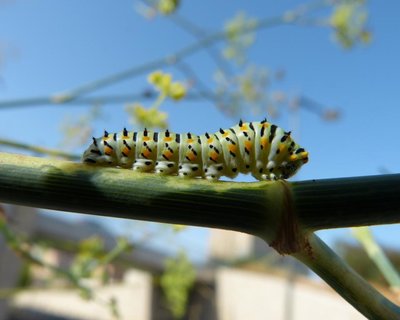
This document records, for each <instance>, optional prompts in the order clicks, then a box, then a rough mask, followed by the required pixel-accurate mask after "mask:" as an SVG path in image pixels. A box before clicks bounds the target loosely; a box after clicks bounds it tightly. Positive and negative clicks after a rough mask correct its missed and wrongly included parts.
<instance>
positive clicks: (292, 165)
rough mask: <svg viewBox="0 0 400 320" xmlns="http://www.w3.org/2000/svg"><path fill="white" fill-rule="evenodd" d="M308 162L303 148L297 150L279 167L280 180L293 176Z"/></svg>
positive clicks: (306, 153)
mask: <svg viewBox="0 0 400 320" xmlns="http://www.w3.org/2000/svg"><path fill="white" fill-rule="evenodd" d="M307 162H308V152H307V151H304V149H303V148H299V149H297V151H296V152H295V153H294V154H292V155H291V156H290V157H289V161H287V162H286V163H285V164H282V166H281V167H280V170H281V178H283V179H288V178H290V177H291V176H293V175H294V174H295V173H296V172H297V171H298V170H299V169H300V168H301V166H302V165H303V164H305V163H307Z"/></svg>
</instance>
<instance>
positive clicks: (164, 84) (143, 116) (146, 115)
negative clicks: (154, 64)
mask: <svg viewBox="0 0 400 320" xmlns="http://www.w3.org/2000/svg"><path fill="white" fill-rule="evenodd" d="M147 80H148V82H149V83H150V84H152V85H153V86H154V88H155V89H156V90H157V91H158V92H159V95H158V98H157V99H156V101H155V102H154V103H153V104H152V105H151V106H150V107H149V108H145V107H144V106H142V105H141V104H140V103H133V104H129V105H127V106H126V107H125V111H126V112H127V113H128V114H129V115H130V122H132V123H135V124H138V125H141V126H143V127H145V128H160V129H166V128H167V126H168V123H167V119H168V114H167V113H166V112H162V111H160V110H159V108H160V106H161V104H162V103H163V102H164V101H165V99H167V98H170V99H172V100H174V101H179V100H181V99H183V98H184V97H185V95H186V87H185V85H184V84H183V83H181V82H178V81H175V82H173V81H172V76H171V75H170V74H169V73H164V72H162V71H155V72H152V73H151V74H150V75H149V76H148V78H147Z"/></svg>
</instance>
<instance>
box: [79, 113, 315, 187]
mask: <svg viewBox="0 0 400 320" xmlns="http://www.w3.org/2000/svg"><path fill="white" fill-rule="evenodd" d="M82 159H83V161H84V162H85V163H89V164H93V165H103V166H118V167H121V168H132V169H133V170H136V171H140V172H155V173H157V174H161V175H179V176H181V177H183V178H196V177H202V178H206V179H208V180H218V179H219V178H220V177H221V176H226V177H229V178H234V177H236V176H237V175H238V174H239V173H251V174H252V175H253V176H254V177H255V178H256V179H258V180H276V179H287V178H289V177H291V176H292V175H294V174H295V173H296V172H297V171H298V169H299V168H300V167H301V166H302V165H303V164H304V163H306V162H307V161H308V152H307V151H305V150H304V149H303V148H301V147H300V146H299V145H298V144H297V143H296V142H295V141H294V140H293V139H292V137H291V133H290V132H285V131H284V130H283V129H282V128H280V127H278V126H276V125H274V124H271V123H269V122H267V121H266V120H263V121H261V122H246V123H244V122H242V121H240V122H239V123H238V124H237V125H236V126H234V127H231V128H229V129H220V130H219V131H217V132H216V133H213V134H209V133H205V134H203V135H199V136H198V135H195V134H192V133H184V134H178V133H173V132H169V131H168V130H166V131H165V132H154V131H150V130H147V129H145V130H144V131H138V132H132V131H127V130H126V129H124V130H123V131H122V132H119V133H113V134H110V133H108V132H107V131H105V133H104V135H103V136H102V137H100V138H93V143H92V144H91V145H90V147H89V148H88V149H87V150H86V151H85V152H84V154H83V158H82Z"/></svg>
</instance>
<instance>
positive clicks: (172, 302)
mask: <svg viewBox="0 0 400 320" xmlns="http://www.w3.org/2000/svg"><path fill="white" fill-rule="evenodd" d="M195 279H196V273H195V269H194V266H193V265H192V264H191V263H190V261H189V260H188V258H187V256H186V253H185V252H183V251H181V252H179V254H178V255H177V256H176V257H175V258H170V259H167V260H166V263H165V271H164V274H163V275H162V277H161V281H160V284H161V287H162V289H163V291H164V294H165V297H166V300H167V303H168V307H169V309H170V310H171V312H172V315H173V316H174V318H175V319H181V318H182V317H183V316H184V315H185V312H186V306H187V303H188V297H189V293H190V290H191V288H192V287H193V285H194V282H195Z"/></svg>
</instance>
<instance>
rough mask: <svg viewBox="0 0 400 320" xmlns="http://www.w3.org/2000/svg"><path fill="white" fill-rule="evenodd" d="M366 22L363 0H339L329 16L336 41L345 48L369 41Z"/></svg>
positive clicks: (366, 13)
mask: <svg viewBox="0 0 400 320" xmlns="http://www.w3.org/2000/svg"><path fill="white" fill-rule="evenodd" d="M367 22H368V12H367V9H366V8H365V1H364V0H344V1H339V2H338V4H337V5H336V6H335V7H334V10H333V13H332V16H331V18H330V24H331V26H332V27H333V28H334V30H335V37H336V39H337V41H338V42H339V43H340V44H341V45H342V46H343V47H344V48H346V49H349V48H352V47H353V46H354V45H355V44H356V43H358V42H361V43H369V42H370V41H371V33H370V31H368V29H367V27H366V24H367Z"/></svg>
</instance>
